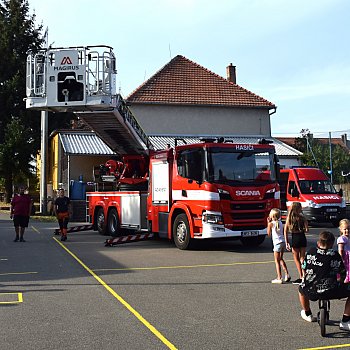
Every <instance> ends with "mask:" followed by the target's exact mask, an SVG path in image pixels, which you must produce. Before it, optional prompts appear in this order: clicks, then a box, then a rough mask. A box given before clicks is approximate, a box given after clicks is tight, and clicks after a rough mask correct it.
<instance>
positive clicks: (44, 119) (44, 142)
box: [40, 111, 49, 215]
mask: <svg viewBox="0 0 350 350" xmlns="http://www.w3.org/2000/svg"><path fill="white" fill-rule="evenodd" d="M48 114H49V113H48V112H47V111H41V163H40V212H41V214H44V215H46V214H47V177H46V169H47V166H46V163H47V148H48V137H47V136H48V135H47V133H48V127H47V126H48Z"/></svg>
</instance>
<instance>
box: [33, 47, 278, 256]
mask: <svg viewBox="0 0 350 350" xmlns="http://www.w3.org/2000/svg"><path fill="white" fill-rule="evenodd" d="M115 74H116V70H115V57H114V54H113V50H112V48H110V47H107V46H95V47H76V48H63V49H62V48H57V49H54V48H49V49H45V50H42V51H39V52H37V53H30V54H29V55H28V59H27V98H26V104H27V108H31V109H38V110H49V111H53V112H60V111H72V112H74V113H76V114H77V115H78V117H79V118H80V119H82V120H83V121H84V122H85V123H86V124H87V125H89V126H90V127H91V128H92V129H93V130H94V131H95V132H96V134H97V135H99V136H100V137H101V138H102V140H103V141H104V142H105V143H106V144H107V145H109V146H110V147H111V148H112V149H113V150H114V152H115V153H116V154H117V156H118V159H111V160H110V161H108V162H107V163H106V164H103V165H102V166H100V167H99V168H98V171H96V172H95V175H96V176H95V182H96V186H95V188H96V191H93V192H88V193H87V201H88V217H89V220H90V221H91V223H92V224H93V227H94V228H95V229H96V230H98V231H99V233H101V234H107V235H111V236H118V235H122V234H124V233H125V231H128V230H129V231H130V230H131V231H144V232H146V231H147V232H153V233H156V234H157V235H158V236H159V237H164V238H168V239H173V240H174V242H175V244H176V246H177V247H178V248H180V249H187V248H189V247H190V246H191V244H192V243H193V242H194V240H195V239H208V238H232V239H240V240H241V241H242V242H243V244H246V245H258V244H260V243H262V242H263V240H264V238H265V236H266V219H267V215H268V213H269V211H270V209H271V208H273V207H279V206H280V188H279V184H278V182H277V174H278V160H277V157H276V154H275V148H274V147H273V146H272V145H271V144H270V143H269V141H268V140H265V139H262V140H261V141H260V142H259V143H257V144H244V143H242V144H234V143H230V142H225V140H224V139H222V138H211V139H208V138H206V139H205V138H204V139H201V140H199V141H198V143H194V144H186V143H185V142H184V141H183V140H181V139H175V140H174V145H172V147H168V148H167V149H164V150H155V149H154V148H153V146H152V144H151V143H150V141H149V139H148V137H147V135H146V134H145V133H144V132H143V130H142V128H141V126H140V125H139V124H138V122H137V119H136V118H135V117H134V116H133V115H132V113H131V111H130V109H129V108H128V107H127V106H126V103H125V102H124V100H123V98H122V97H121V96H120V95H119V94H117V93H116V87H115V81H116V79H115ZM101 183H102V184H104V185H107V184H109V185H110V186H109V187H108V186H99V185H100V184H101ZM106 188H108V190H106Z"/></svg>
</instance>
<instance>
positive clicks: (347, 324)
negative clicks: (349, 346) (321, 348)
mask: <svg viewBox="0 0 350 350" xmlns="http://www.w3.org/2000/svg"><path fill="white" fill-rule="evenodd" d="M339 328H340V329H343V330H344V331H350V321H348V322H343V321H340V323H339Z"/></svg>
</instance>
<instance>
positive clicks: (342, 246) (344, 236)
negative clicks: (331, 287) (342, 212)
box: [337, 219, 350, 283]
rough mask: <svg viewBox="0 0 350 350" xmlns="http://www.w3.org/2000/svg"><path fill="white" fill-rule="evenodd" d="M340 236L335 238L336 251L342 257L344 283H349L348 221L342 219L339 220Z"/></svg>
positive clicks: (349, 228) (349, 244) (349, 226)
mask: <svg viewBox="0 0 350 350" xmlns="http://www.w3.org/2000/svg"><path fill="white" fill-rule="evenodd" d="M339 231H340V236H339V237H338V239H337V244H338V252H339V254H340V256H341V257H342V258H343V262H344V265H345V268H346V277H345V281H344V283H350V240H349V234H350V221H349V220H348V219H343V220H340V221H339Z"/></svg>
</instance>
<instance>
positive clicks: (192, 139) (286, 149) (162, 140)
mask: <svg viewBox="0 0 350 350" xmlns="http://www.w3.org/2000/svg"><path fill="white" fill-rule="evenodd" d="M205 137H206V138H216V137H219V136H213V135H210V136H208V135H207V136H173V135H172V136H158V135H150V136H149V139H150V141H151V144H152V145H153V147H154V149H155V150H161V149H166V148H167V146H168V145H169V146H170V147H174V146H175V139H178V140H179V141H178V143H177V144H178V145H183V144H185V143H186V144H193V143H199V142H201V141H200V139H201V138H205ZM260 138H261V137H258V136H224V139H225V141H228V142H231V143H240V144H256V143H257V142H258V140H259V139H260ZM268 139H269V140H272V141H273V143H272V145H274V146H275V149H276V153H277V155H278V156H282V157H293V158H295V157H299V156H301V155H302V152H299V151H298V150H296V149H294V148H293V147H290V146H289V145H287V144H285V143H283V142H281V141H279V140H277V139H275V138H273V137H268ZM181 140H183V141H181Z"/></svg>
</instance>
